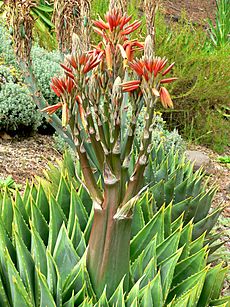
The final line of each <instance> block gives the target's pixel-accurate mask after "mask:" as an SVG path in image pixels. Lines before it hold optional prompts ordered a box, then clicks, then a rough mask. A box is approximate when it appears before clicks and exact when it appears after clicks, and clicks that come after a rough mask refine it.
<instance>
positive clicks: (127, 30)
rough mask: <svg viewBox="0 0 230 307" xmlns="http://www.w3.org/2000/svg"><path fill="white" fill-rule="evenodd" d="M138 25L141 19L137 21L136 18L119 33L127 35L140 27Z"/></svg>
mask: <svg viewBox="0 0 230 307" xmlns="http://www.w3.org/2000/svg"><path fill="white" fill-rule="evenodd" d="M140 25H141V21H138V20H136V21H134V22H133V23H131V24H130V25H129V26H127V27H126V28H125V29H124V30H123V31H122V32H121V35H128V34H130V33H132V32H134V31H135V30H137V29H138V28H139V27H140Z"/></svg>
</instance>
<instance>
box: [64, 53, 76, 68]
mask: <svg viewBox="0 0 230 307" xmlns="http://www.w3.org/2000/svg"><path fill="white" fill-rule="evenodd" d="M66 59H67V61H68V62H69V64H70V65H71V66H72V67H73V68H74V69H76V68H77V61H76V58H75V56H74V55H72V54H71V55H70V56H68V57H66Z"/></svg>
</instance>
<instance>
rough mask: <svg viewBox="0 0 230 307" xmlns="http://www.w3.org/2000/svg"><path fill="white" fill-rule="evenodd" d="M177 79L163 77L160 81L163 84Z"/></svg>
mask: <svg viewBox="0 0 230 307" xmlns="http://www.w3.org/2000/svg"><path fill="white" fill-rule="evenodd" d="M176 80H178V78H167V79H162V80H161V81H160V83H161V84H164V83H171V82H173V81H176Z"/></svg>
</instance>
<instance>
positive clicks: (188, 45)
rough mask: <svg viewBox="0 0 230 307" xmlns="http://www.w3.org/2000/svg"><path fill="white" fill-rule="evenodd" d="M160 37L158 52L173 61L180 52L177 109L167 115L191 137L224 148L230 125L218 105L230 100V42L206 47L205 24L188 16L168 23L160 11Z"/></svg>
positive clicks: (175, 90)
mask: <svg viewBox="0 0 230 307" xmlns="http://www.w3.org/2000/svg"><path fill="white" fill-rule="evenodd" d="M156 40H157V43H156V48H157V50H156V54H158V55H160V56H161V55H163V54H164V55H165V56H166V57H167V58H168V59H169V61H171V60H175V55H176V65H175V67H174V71H173V75H175V76H177V77H178V78H179V80H178V81H177V82H176V83H174V84H173V85H172V86H171V89H170V92H171V93H173V101H174V105H175V109H174V110H173V111H165V112H164V114H163V116H164V118H165V119H167V122H169V124H170V125H172V126H173V127H175V125H176V127H177V128H178V129H179V131H180V132H181V133H183V135H185V136H186V137H187V138H189V139H191V140H198V141H199V142H200V143H203V144H206V145H209V146H211V147H212V148H214V149H215V150H218V151H223V150H224V149H225V147H226V146H227V145H228V142H229V140H227V137H224V138H223V137H222V136H223V132H224V131H225V132H224V134H225V135H229V133H230V131H229V127H230V125H229V121H227V119H226V118H224V117H220V116H219V113H218V111H217V108H221V107H223V106H225V105H227V104H228V100H229V89H228V87H227V84H228V81H229V72H228V70H229V66H230V58H229V56H228V54H229V52H230V45H229V44H228V45H226V46H225V47H223V48H220V49H218V50H214V51H213V52H210V50H208V49H207V48H206V47H205V46H206V41H207V35H206V34H205V32H204V29H203V28H201V27H194V26H192V25H191V24H189V23H188V21H187V20H186V19H182V20H181V21H180V22H178V23H170V24H167V23H166V22H165V20H164V18H163V17H162V16H160V15H158V16H157V21H156ZM210 118H211V120H209V119H210ZM225 129H226V130H225ZM210 131H211V132H210Z"/></svg>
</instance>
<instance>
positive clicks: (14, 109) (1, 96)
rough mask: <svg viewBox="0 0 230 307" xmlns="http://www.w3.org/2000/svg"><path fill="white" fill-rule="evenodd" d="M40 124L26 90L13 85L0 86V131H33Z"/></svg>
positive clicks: (39, 115) (39, 118)
mask: <svg viewBox="0 0 230 307" xmlns="http://www.w3.org/2000/svg"><path fill="white" fill-rule="evenodd" d="M40 122H41V114H40V113H39V112H38V111H37V110H36V106H35V105H34V102H33V100H32V98H31V97H30V95H29V93H28V90H27V89H26V88H25V87H22V86H20V85H18V84H14V83H6V84H4V85H2V88H1V91H0V130H6V131H14V130H18V131H20V130H23V131H24V130H25V131H27V132H30V131H31V130H35V129H36V128H37V127H38V126H39V124H40Z"/></svg>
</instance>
